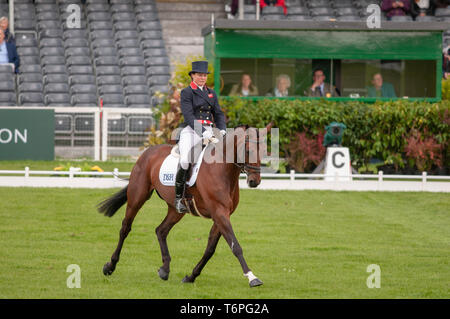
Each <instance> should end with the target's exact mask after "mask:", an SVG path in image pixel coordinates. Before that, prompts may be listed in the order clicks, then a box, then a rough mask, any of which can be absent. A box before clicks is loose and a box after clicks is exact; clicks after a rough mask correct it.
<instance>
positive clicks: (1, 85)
mask: <svg viewBox="0 0 450 319" xmlns="http://www.w3.org/2000/svg"><path fill="white" fill-rule="evenodd" d="M36 83H38V82H36ZM14 90H15V86H14V80H13V78H12V76H11V79H10V80H9V81H5V80H3V81H1V82H0V92H14Z"/></svg>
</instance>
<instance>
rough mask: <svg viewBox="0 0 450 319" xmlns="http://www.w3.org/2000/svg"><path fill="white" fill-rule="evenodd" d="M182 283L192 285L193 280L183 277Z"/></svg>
mask: <svg viewBox="0 0 450 319" xmlns="http://www.w3.org/2000/svg"><path fill="white" fill-rule="evenodd" d="M181 282H183V283H193V282H194V280H192V279H190V278H189V276H184V278H183V280H182V281H181Z"/></svg>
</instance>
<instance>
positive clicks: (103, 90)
mask: <svg viewBox="0 0 450 319" xmlns="http://www.w3.org/2000/svg"><path fill="white" fill-rule="evenodd" d="M119 83H120V82H119ZM122 90H123V87H122V84H109V85H102V86H100V87H99V88H98V93H99V95H100V96H101V95H104V94H112V93H116V92H122Z"/></svg>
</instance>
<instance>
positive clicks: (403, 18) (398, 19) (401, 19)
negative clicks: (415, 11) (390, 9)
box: [391, 16, 413, 22]
mask: <svg viewBox="0 0 450 319" xmlns="http://www.w3.org/2000/svg"><path fill="white" fill-rule="evenodd" d="M391 21H392V22H408V21H413V18H412V17H411V16H392V17H391Z"/></svg>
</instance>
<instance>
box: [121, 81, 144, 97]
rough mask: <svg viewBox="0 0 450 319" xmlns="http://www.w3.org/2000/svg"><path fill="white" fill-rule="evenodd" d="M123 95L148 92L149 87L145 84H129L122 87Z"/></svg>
mask: <svg viewBox="0 0 450 319" xmlns="http://www.w3.org/2000/svg"><path fill="white" fill-rule="evenodd" d="M123 92H124V93H125V95H130V94H148V92H149V89H148V86H147V85H142V84H140V85H129V86H125V87H124V88H123Z"/></svg>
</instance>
